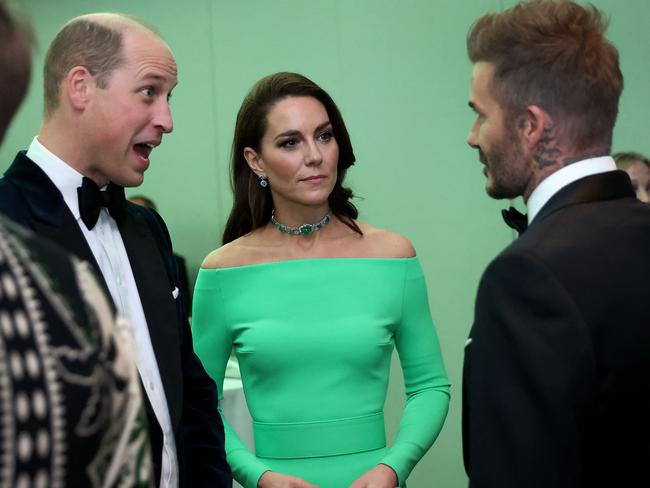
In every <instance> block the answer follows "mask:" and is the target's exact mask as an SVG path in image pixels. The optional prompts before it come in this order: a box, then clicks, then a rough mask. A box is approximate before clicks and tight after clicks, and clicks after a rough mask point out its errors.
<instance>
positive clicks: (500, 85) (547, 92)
mask: <svg viewBox="0 0 650 488" xmlns="http://www.w3.org/2000/svg"><path fill="white" fill-rule="evenodd" d="M606 29H607V19H605V18H604V16H603V14H602V13H601V12H600V11H599V10H598V9H597V8H596V7H594V6H593V5H590V6H587V7H582V6H580V5H578V4H576V3H574V2H570V1H565V0H560V1H557V2H556V1H553V0H531V1H527V2H521V3H519V4H518V5H516V6H515V7H513V8H511V9H508V10H506V11H504V12H501V13H488V14H486V15H484V16H482V17H481V18H479V19H478V20H477V21H476V22H475V23H474V24H473V25H472V27H471V28H470V31H469V33H468V36H467V52H468V54H469V58H470V60H471V61H472V62H473V63H477V62H479V61H485V62H489V63H492V64H493V65H494V68H495V69H494V78H493V83H492V88H493V90H494V94H495V98H496V99H497V100H498V101H499V103H500V104H501V105H502V106H503V108H504V110H505V112H506V114H507V115H508V117H509V118H510V119H513V118H516V117H517V116H518V115H520V114H521V113H522V112H523V110H524V109H525V107H526V106H527V105H537V106H539V107H540V108H542V109H543V110H545V111H546V112H547V113H548V114H549V115H550V116H551V117H552V118H553V120H554V122H555V124H556V126H557V128H558V129H559V134H560V137H561V138H562V140H563V142H565V143H568V144H569V145H570V146H571V147H572V148H573V149H575V150H576V151H581V150H587V149H592V148H594V147H602V148H604V149H605V150H606V151H607V152H609V150H610V146H611V140H612V131H613V128H614V124H615V122H616V116H617V114H618V100H619V97H620V94H621V91H622V90H623V75H622V74H621V70H620V68H619V58H618V51H617V50H616V48H615V47H614V46H613V45H612V44H611V43H610V42H609V41H608V40H607V39H606V38H605V36H604V34H605V31H606Z"/></svg>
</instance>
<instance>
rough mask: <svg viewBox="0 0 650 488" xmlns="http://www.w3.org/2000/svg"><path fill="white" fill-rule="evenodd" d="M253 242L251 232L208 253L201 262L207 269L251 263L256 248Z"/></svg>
mask: <svg viewBox="0 0 650 488" xmlns="http://www.w3.org/2000/svg"><path fill="white" fill-rule="evenodd" d="M253 242H254V239H253V238H252V237H251V235H250V234H249V235H245V236H242V237H240V238H238V239H235V240H234V241H232V242H229V243H228V244H224V245H223V246H221V247H219V248H217V249H215V250H214V251H212V252H211V253H210V254H208V255H207V256H206V257H205V259H204V260H203V263H201V267H202V268H206V269H217V268H234V267H237V266H245V265H247V264H250V261H251V254H252V253H253V248H254V246H251V244H253Z"/></svg>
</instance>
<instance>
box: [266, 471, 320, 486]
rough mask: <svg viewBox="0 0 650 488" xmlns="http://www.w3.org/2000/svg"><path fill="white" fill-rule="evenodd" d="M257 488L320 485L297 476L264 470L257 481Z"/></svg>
mask: <svg viewBox="0 0 650 488" xmlns="http://www.w3.org/2000/svg"><path fill="white" fill-rule="evenodd" d="M257 488H318V486H316V485H312V484H311V483H308V482H307V481H305V480H303V479H302V478H298V477H297V476H291V475H288V474H282V473H274V472H273V471H264V473H263V474H262V476H260V479H259V480H258V481H257Z"/></svg>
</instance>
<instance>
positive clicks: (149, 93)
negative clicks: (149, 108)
mask: <svg viewBox="0 0 650 488" xmlns="http://www.w3.org/2000/svg"><path fill="white" fill-rule="evenodd" d="M140 92H141V93H142V94H143V95H144V96H145V97H147V98H152V97H153V96H154V95H155V94H156V90H155V88H154V87H153V86H145V87H144V88H143V89H142V90H140Z"/></svg>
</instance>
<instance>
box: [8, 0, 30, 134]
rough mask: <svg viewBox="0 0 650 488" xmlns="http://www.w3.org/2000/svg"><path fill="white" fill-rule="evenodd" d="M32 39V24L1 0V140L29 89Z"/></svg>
mask: <svg viewBox="0 0 650 488" xmlns="http://www.w3.org/2000/svg"><path fill="white" fill-rule="evenodd" d="M33 43H34V36H33V32H32V30H31V27H29V24H27V22H25V21H23V20H22V19H21V18H20V16H18V15H16V14H15V13H14V12H13V11H12V10H11V8H10V6H9V5H8V4H7V2H6V1H4V0H0V94H2V95H0V142H2V139H3V137H4V133H5V131H6V130H7V127H8V126H9V122H10V121H11V119H12V117H13V115H14V114H15V112H16V110H17V109H18V107H19V105H20V102H22V100H23V98H24V97H25V93H26V92H27V87H28V85H29V79H30V75H31V65H32V61H31V48H32V45H33Z"/></svg>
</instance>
